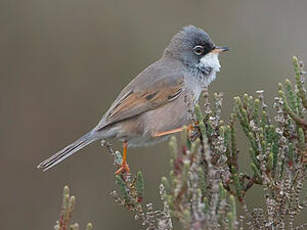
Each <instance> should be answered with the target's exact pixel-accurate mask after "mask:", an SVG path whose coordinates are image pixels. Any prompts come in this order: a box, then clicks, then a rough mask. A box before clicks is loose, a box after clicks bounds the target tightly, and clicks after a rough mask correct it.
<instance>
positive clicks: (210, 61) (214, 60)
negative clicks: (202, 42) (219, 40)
mask: <svg viewBox="0 0 307 230" xmlns="http://www.w3.org/2000/svg"><path fill="white" fill-rule="evenodd" d="M218 57H219V54H218V53H212V52H211V53H208V54H206V55H205V56H203V57H202V58H201V59H200V63H201V65H203V66H204V67H205V68H208V67H209V68H212V71H214V72H220V68H221V65H220V62H219V59H218Z"/></svg>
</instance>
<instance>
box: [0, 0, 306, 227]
mask: <svg viewBox="0 0 307 230" xmlns="http://www.w3.org/2000/svg"><path fill="white" fill-rule="evenodd" d="M306 10H307V1H306V0H296V1H287V0H269V1H262V0H260V1H254V0H241V1H237V0H232V1H229V0H223V1H214V0H212V1H206V0H172V1H165V0H154V1H119V0H87V1H84V0H73V1H72V0H52V1H51V0H27V1H17V0H10V1H8V0H1V1H0V87H1V88H0V89H1V99H0V117H1V122H0V181H1V186H0V188H1V189H0V229H53V225H54V223H55V220H56V219H57V217H58V213H59V209H60V204H61V192H62V188H63V186H64V185H66V184H69V185H70V186H71V190H72V193H73V194H76V195H77V211H76V212H75V215H74V219H75V220H77V221H78V222H79V223H80V224H81V226H82V227H83V226H84V225H85V223H87V222H88V221H91V222H93V224H94V227H95V229H123V228H124V229H138V228H140V223H137V222H135V221H134V217H133V216H132V215H128V214H127V212H126V210H124V209H122V208H120V207H118V206H117V205H116V204H115V203H114V202H113V200H112V199H111V198H110V195H109V193H110V192H111V191H112V189H113V188H114V178H113V173H114V167H113V166H112V157H111V156H110V154H109V153H108V152H106V151H105V150H104V149H102V148H101V147H100V146H99V144H98V143H95V144H93V145H90V146H89V147H87V148H86V149H84V150H82V151H80V152H79V153H78V154H76V155H75V156H74V157H72V158H70V159H69V160H66V161H65V162H64V163H63V164H61V165H59V166H58V167H56V168H55V169H53V170H51V171H48V172H47V173H42V172H41V171H40V170H38V169H36V165H37V164H38V163H39V162H40V161H41V160H43V159H45V158H46V157H48V156H49V155H50V154H52V153H54V152H56V151H57V150H59V149H60V148H62V147H64V146H65V145H66V144H70V143H71V142H72V141H73V140H75V139H76V138H78V137H79V136H81V135H82V134H84V133H85V132H87V131H88V130H89V129H90V128H92V127H93V126H94V125H95V124H96V122H98V120H99V119H100V118H101V116H102V114H103V112H104V111H106V110H107V109H108V106H109V105H110V104H111V103H112V101H113V99H114V98H115V97H116V96H117V94H118V93H119V92H120V90H121V89H122V88H123V87H124V86H125V85H126V84H127V83H128V82H129V81H130V80H131V79H132V78H133V77H134V76H136V74H137V73H139V72H140V71H142V70H143V69H144V68H145V67H146V66H147V65H149V64H150V63H152V62H153V61H155V60H157V59H158V58H159V57H160V55H161V54H162V51H163V49H164V48H165V47H166V46H167V44H168V42H169V40H170V38H171V37H172V35H174V34H175V33H176V32H177V31H178V30H180V29H181V28H182V27H183V26H185V25H188V24H193V25H196V26H198V27H201V28H203V29H205V30H206V31H207V32H208V33H209V34H210V36H211V37H212V39H213V40H214V41H215V42H216V44H218V45H227V46H229V47H231V52H229V53H228V54H226V55H223V56H222V57H221V64H222V71H221V72H220V73H219V74H218V78H217V80H216V81H215V82H214V83H213V84H212V85H211V86H210V93H211V94H212V93H213V92H214V91H219V92H221V91H222V92H224V116H225V118H226V117H227V115H228V114H229V112H230V111H231V105H232V102H233V99H232V98H233V96H236V95H241V94H243V93H245V92H248V93H250V94H252V95H255V91H256V90H258V89H263V90H264V91H265V96H266V98H267V103H268V104H270V103H271V102H272V100H273V96H274V95H276V88H277V83H278V82H279V81H281V80H283V79H285V78H286V77H289V76H291V74H292V67H291V57H292V56H293V55H299V56H301V57H303V60H306V59H304V57H305V58H307V42H306V37H307V30H306V23H307V14H306ZM241 144H242V145H243V147H244V148H243V149H242V151H241V155H242V156H243V158H242V161H241V167H242V168H243V169H247V168H248V164H249V163H248V157H247V155H248V153H247V151H246V145H245V139H242V143H241ZM115 146H116V148H120V145H119V144H117V145H115ZM168 159H169V155H168V148H167V144H166V143H161V144H158V145H156V146H154V147H147V148H138V149H131V150H130V151H129V152H128V162H129V165H130V167H131V168H132V171H134V172H135V171H136V170H142V171H143V174H144V177H145V187H146V190H145V201H153V202H154V207H156V208H159V207H161V205H160V202H159V190H158V185H159V182H160V177H161V176H162V175H166V174H167V172H168ZM247 198H248V200H249V204H250V207H255V206H256V205H257V206H259V205H260V204H259V200H260V199H262V195H261V193H259V190H258V189H257V188H256V187H255V188H253V189H252V192H251V193H249V194H248V196H247ZM305 216H306V215H305Z"/></svg>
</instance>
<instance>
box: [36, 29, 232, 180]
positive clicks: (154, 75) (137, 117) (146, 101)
mask: <svg viewBox="0 0 307 230" xmlns="http://www.w3.org/2000/svg"><path fill="white" fill-rule="evenodd" d="M227 50H229V48H228V47H226V46H216V45H215V44H214V42H213V41H212V40H211V38H210V37H209V35H208V33H207V32H205V31H204V30H203V29H201V28H198V27H195V26H193V25H189V26H185V27H183V28H182V29H181V30H180V31H179V32H178V33H176V34H175V35H174V36H173V37H172V39H171V40H170V42H169V44H168V46H167V47H166V48H165V50H164V51H163V53H162V56H161V58H160V59H159V60H157V61H156V62H154V63H152V64H151V65H149V66H148V67H147V68H145V69H144V70H143V71H142V72H141V73H140V74H138V75H137V76H136V77H135V78H134V79H133V80H132V81H131V82H130V83H129V84H128V85H127V86H126V87H125V88H124V89H123V90H122V91H121V92H120V93H119V95H118V97H117V98H116V99H115V100H114V102H113V103H112V104H111V106H110V107H109V109H108V110H107V112H106V113H105V114H104V115H103V116H102V119H101V120H100V121H99V122H98V124H97V125H96V126H95V127H94V128H93V129H92V130H90V131H89V132H88V133H86V134H85V135H84V136H82V137H81V138H79V139H77V140H76V141H75V142H73V143H72V144H70V145H68V146H66V147H65V148H63V149H62V150H60V151H58V152H56V153H55V154H54V155H52V156H51V157H49V158H47V159H46V160H44V161H42V162H41V163H40V164H39V165H38V166H37V167H38V168H40V169H42V170H43V171H46V170H48V169H50V168H52V167H53V166H55V165H57V164H59V163H60V162H62V161H63V160H64V159H66V158H67V157H69V156H71V155H73V154H74V153H76V152H77V151H79V150H80V149H82V148H84V147H85V146H87V145H89V144H90V143H93V142H95V141H98V140H100V141H102V140H111V139H115V140H119V141H121V142H122V143H123V157H122V163H121V165H120V168H119V169H118V170H117V171H116V174H120V173H129V172H130V168H129V166H128V163H127V148H130V147H138V146H146V145H150V144H155V143H158V142H161V141H163V140H167V138H168V137H170V136H171V135H173V134H175V133H178V132H181V131H182V130H183V127H185V126H186V125H190V124H191V123H192V118H191V111H192V112H193V109H194V105H195V104H196V103H198V100H199V97H200V95H201V93H202V91H203V90H204V89H205V88H207V87H208V86H209V84H210V83H211V82H212V81H213V80H215V78H216V73H217V72H219V71H220V68H221V65H220V62H219V59H218V57H219V54H220V53H222V52H225V51H227Z"/></svg>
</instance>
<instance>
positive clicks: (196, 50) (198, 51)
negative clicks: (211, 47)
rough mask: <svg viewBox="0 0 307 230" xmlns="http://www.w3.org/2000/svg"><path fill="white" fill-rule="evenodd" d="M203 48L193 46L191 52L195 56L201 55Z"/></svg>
mask: <svg viewBox="0 0 307 230" xmlns="http://www.w3.org/2000/svg"><path fill="white" fill-rule="evenodd" d="M204 50H205V49H204V47H203V46H195V47H194V48H193V52H194V53H195V54H196V55H202V54H203V53H204Z"/></svg>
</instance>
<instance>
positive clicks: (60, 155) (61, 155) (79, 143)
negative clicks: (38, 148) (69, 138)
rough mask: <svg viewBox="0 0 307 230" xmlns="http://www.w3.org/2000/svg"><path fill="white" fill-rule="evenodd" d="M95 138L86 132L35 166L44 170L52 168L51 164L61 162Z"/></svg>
mask: <svg viewBox="0 0 307 230" xmlns="http://www.w3.org/2000/svg"><path fill="white" fill-rule="evenodd" d="M96 140H97V138H95V137H93V135H92V134H91V133H88V134H86V135H84V136H83V137H81V138H79V139H78V140H76V141H75V142H74V143H72V144H70V145H68V146H66V147H65V148H64V149H62V150H60V151H59V152H57V153H55V154H54V155H52V156H51V157H49V158H47V159H46V160H44V161H42V162H41V163H40V164H39V165H38V166H37V168H41V169H43V171H44V172H45V171H47V170H48V169H50V168H52V167H53V166H55V165H57V164H59V163H60V162H62V161H63V160H64V159H66V158H67V157H70V156H71V155H72V154H74V153H75V152H77V151H79V150H80V149H82V148H84V147H85V146H87V145H89V144H90V143H92V142H94V141H96Z"/></svg>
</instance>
